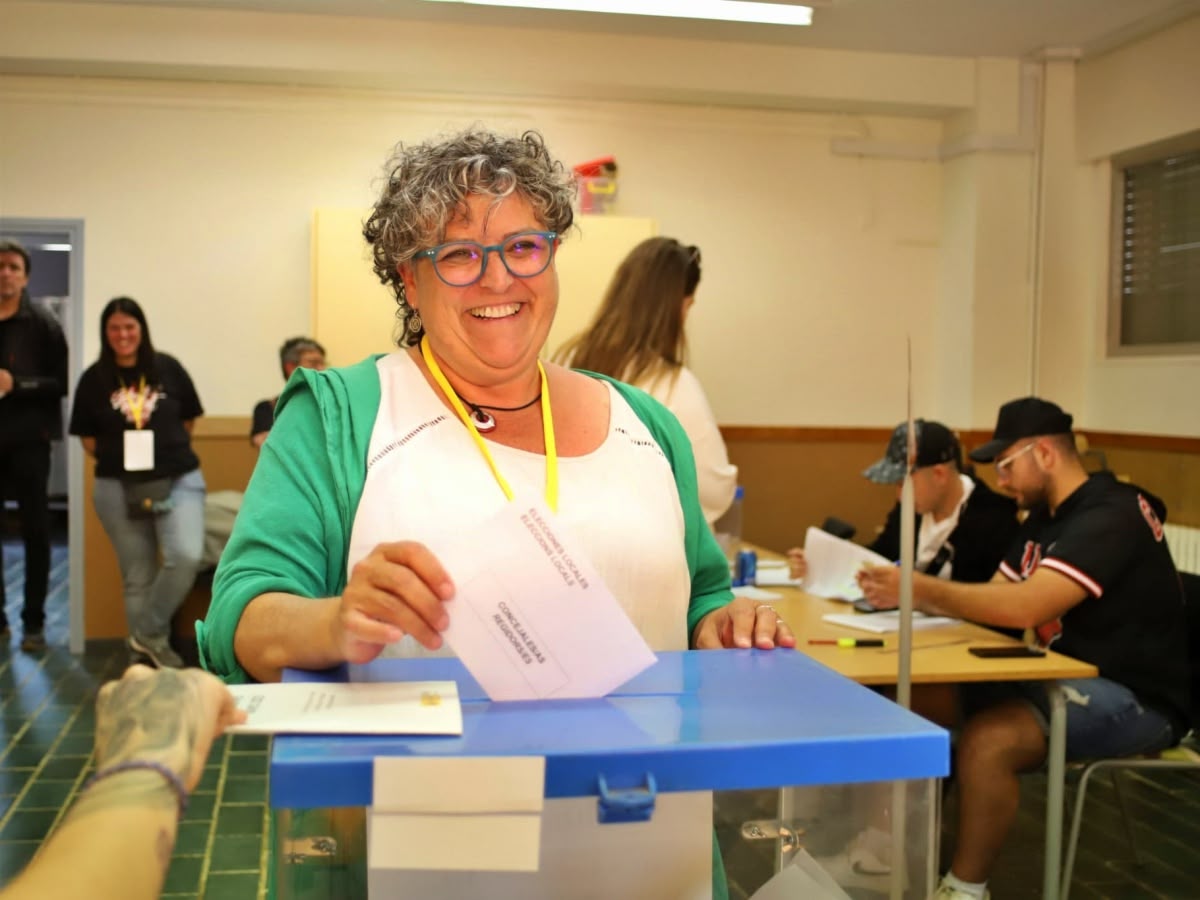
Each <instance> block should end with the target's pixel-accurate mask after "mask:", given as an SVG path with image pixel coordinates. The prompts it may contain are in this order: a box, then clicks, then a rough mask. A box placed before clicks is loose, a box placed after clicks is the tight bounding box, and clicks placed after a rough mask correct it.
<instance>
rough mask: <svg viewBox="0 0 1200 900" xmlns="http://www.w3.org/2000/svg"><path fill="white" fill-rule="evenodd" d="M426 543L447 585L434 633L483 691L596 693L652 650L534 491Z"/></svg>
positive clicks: (650, 657)
mask: <svg viewBox="0 0 1200 900" xmlns="http://www.w3.org/2000/svg"><path fill="white" fill-rule="evenodd" d="M430 549H431V550H432V551H433V552H434V555H436V556H437V558H438V559H439V560H441V563H442V565H443V566H444V567H445V569H446V571H447V572H449V573H450V577H451V578H452V579H453V581H454V585H455V594H454V599H453V600H451V601H450V602H449V603H447V604H446V612H447V613H448V615H449V616H450V626H449V627H448V628H447V629H446V630H445V631H444V632H442V636H443V637H444V638H445V639H446V641H447V643H449V644H450V646H451V647H453V648H454V652H455V653H456V654H457V655H458V657H459V659H461V660H462V661H463V665H465V666H466V667H467V669H468V670H470V672H471V674H472V675H474V676H475V680H476V681H478V682H479V683H480V685H482V686H483V689H484V690H485V691H487V693H488V696H489V697H491V699H493V700H539V699H546V698H550V697H553V698H556V699H568V698H580V697H602V696H604V695H605V694H607V693H609V692H610V691H612V690H614V689H615V688H617V687H619V686H620V685H622V684H624V683H625V682H626V681H628V680H629V679H630V678H632V677H633V676H634V675H636V674H637V673H638V672H641V671H642V670H643V669H645V668H647V667H648V666H649V665H650V664H651V663H653V662H654V660H655V657H654V653H653V652H651V650H650V648H649V646H647V644H646V641H645V639H644V638H642V636H641V634H640V633H638V630H637V628H635V627H634V625H633V622H631V621H630V620H629V616H627V615H626V614H625V611H624V610H623V609H622V608H621V606H620V604H619V603H618V602H617V600H616V598H615V597H613V595H612V593H611V592H610V591H609V590H608V588H607V587H605V585H604V583H603V582H602V581H601V580H600V576H599V575H597V574H596V571H595V569H593V568H592V566H591V564H590V563H589V562H588V561H587V559H586V558H585V556H584V554H583V552H582V551H580V550H579V549H578V546H577V545H576V543H575V540H574V538H573V536H571V535H570V534H569V533H568V532H567V529H566V528H565V527H564V526H563V525H562V523H560V522H558V521H557V520H556V519H555V517H554V514H553V513H551V512H550V510H549V508H548V507H547V506H546V504H545V502H544V501H542V500H541V498H529V497H526V498H517V499H516V500H515V501H514V502H512V503H509V504H507V505H506V506H505V507H504V508H503V509H502V510H501V511H500V512H499V513H497V514H496V515H495V516H493V517H492V518H491V519H489V520H487V521H486V522H484V523H482V524H481V525H479V526H477V527H475V528H472V529H469V530H467V531H465V532H462V533H459V534H455V535H453V536H449V537H448V538H447V539H445V540H443V541H439V542H437V543H433V542H431V544H430Z"/></svg>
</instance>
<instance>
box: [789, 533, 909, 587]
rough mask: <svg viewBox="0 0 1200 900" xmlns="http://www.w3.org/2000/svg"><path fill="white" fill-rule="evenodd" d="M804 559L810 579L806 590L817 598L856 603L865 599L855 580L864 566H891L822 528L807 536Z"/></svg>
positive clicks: (857, 545)
mask: <svg viewBox="0 0 1200 900" xmlns="http://www.w3.org/2000/svg"><path fill="white" fill-rule="evenodd" d="M804 559H805V561H806V562H807V563H808V575H807V576H805V579H804V590H806V591H808V593H810V594H815V595H816V596H818V597H830V598H833V599H841V600H855V599H857V598H859V597H861V596H862V591H861V590H859V588H858V582H857V581H856V580H855V576H856V575H857V574H858V570H859V569H861V568H862V567H863V566H864V565H872V566H890V565H892V561H891V560H889V559H885V558H884V557H882V556H880V555H879V554H878V553H875V552H873V551H871V550H868V549H867V548H866V547H863V546H860V545H859V544H855V543H852V542H850V541H844V540H842V539H841V538H839V537H834V536H833V535H832V534H829V533H828V532H826V531H822V530H821V529H820V528H809V529H808V531H806V532H805V533H804Z"/></svg>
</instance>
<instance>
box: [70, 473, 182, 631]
mask: <svg viewBox="0 0 1200 900" xmlns="http://www.w3.org/2000/svg"><path fill="white" fill-rule="evenodd" d="M204 495H205V486H204V476H203V475H202V474H201V473H200V470H199V469H196V470H195V471H193V472H188V473H187V474H186V475H181V476H179V477H178V478H176V479H175V480H174V482H173V483H172V485H171V504H172V505H171V509H170V510H169V511H168V512H165V513H162V514H161V515H157V516H154V517H152V518H148V519H131V518H130V517H129V514H128V513H127V511H126V507H125V490H124V488H122V486H121V482H120V480H119V479H117V478H97V479H96V488H95V491H94V493H93V495H92V502H93V503H94V504H95V507H96V514H97V515H98V516H99V517H100V523H101V524H102V525H103V526H104V530H105V532H107V533H108V539H109V540H110V541H112V545H113V549H114V550H115V551H116V553H117V562H118V564H119V565H120V567H121V580H122V582H123V586H124V590H125V617H126V619H127V620H128V623H129V630H130V633H132V634H136V635H138V636H139V637H166V636H167V635H168V634H169V632H170V630H171V616H173V615H174V614H175V610H177V609H179V606H180V604H182V603H183V601H184V598H185V597H187V595H188V591H190V590H191V589H192V584H193V583H194V582H195V580H196V572H197V570H198V569H199V568H200V560H201V558H202V556H203V553H204ZM160 558H161V562H160Z"/></svg>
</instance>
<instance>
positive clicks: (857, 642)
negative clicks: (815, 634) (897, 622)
mask: <svg viewBox="0 0 1200 900" xmlns="http://www.w3.org/2000/svg"><path fill="white" fill-rule="evenodd" d="M809 644H831V645H833V646H835V647H882V646H883V638H836V639H835V638H831V639H829V640H823V639H817V638H812V639H810V640H809Z"/></svg>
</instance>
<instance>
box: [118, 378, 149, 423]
mask: <svg viewBox="0 0 1200 900" xmlns="http://www.w3.org/2000/svg"><path fill="white" fill-rule="evenodd" d="M117 381H119V382H121V390H123V391H124V392H125V402H126V403H128V404H129V412H130V413H131V414H132V415H133V427H134V428H137V429H141V427H142V412H143V411H144V410H145V409H146V376H145V375H143V376H142V377H141V379H140V380H139V381H138V389H137V392H136V393H135V392H134V390H133V388H131V387H128V386H126V384H125V382H124V381H123V380H122V379H121V378H120V377H119V376H118V377H117Z"/></svg>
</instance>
